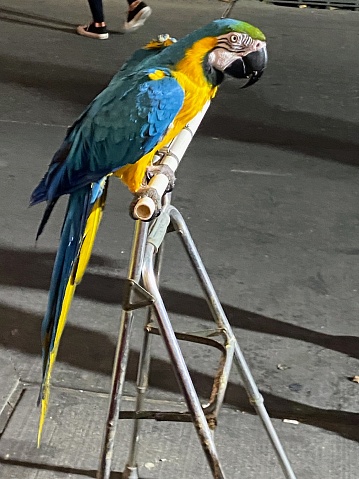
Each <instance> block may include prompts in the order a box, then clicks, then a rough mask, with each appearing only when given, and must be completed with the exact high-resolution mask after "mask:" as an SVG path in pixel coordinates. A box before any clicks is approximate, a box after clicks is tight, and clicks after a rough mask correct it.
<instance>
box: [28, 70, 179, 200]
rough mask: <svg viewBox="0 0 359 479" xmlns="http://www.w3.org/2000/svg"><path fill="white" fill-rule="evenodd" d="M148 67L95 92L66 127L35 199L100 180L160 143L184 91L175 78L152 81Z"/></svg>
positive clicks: (58, 193)
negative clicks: (62, 141)
mask: <svg viewBox="0 0 359 479" xmlns="http://www.w3.org/2000/svg"><path fill="white" fill-rule="evenodd" d="M148 72H149V71H148V70H147V71H145V72H143V71H142V72H139V73H137V74H136V75H129V76H127V77H125V78H119V79H118V82H112V83H111V84H110V85H109V87H108V88H106V89H105V90H104V91H103V92H102V93H100V95H98V96H97V98H96V99H95V100H94V101H93V102H92V104H91V105H90V106H89V107H88V108H87V110H86V111H85V112H84V113H83V115H81V116H80V117H79V119H78V120H77V121H76V122H75V124H74V125H73V127H71V128H70V129H69V130H68V133H67V136H66V138H65V141H64V143H63V145H62V146H61V147H60V149H59V150H58V151H57V152H56V154H55V155H54V158H53V160H52V163H51V165H50V167H49V171H48V173H47V175H46V176H45V179H44V180H42V181H41V182H40V184H39V186H38V187H37V188H36V189H35V191H34V193H33V195H32V198H31V204H36V203H39V202H41V201H44V200H46V201H52V200H53V199H55V198H56V197H58V196H61V195H63V194H67V193H72V192H73V191H75V190H76V189H77V188H82V187H83V186H85V185H86V184H89V183H92V182H96V181H98V180H99V179H100V178H102V177H103V176H105V175H107V174H109V173H111V172H113V171H115V170H117V169H118V168H120V167H121V166H123V165H125V164H127V163H135V162H136V161H137V160H139V159H140V158H141V157H142V156H143V155H145V154H146V153H148V152H149V151H151V150H152V149H153V148H154V147H155V146H156V144H157V143H158V142H159V141H160V140H161V138H162V137H163V135H164V133H165V132H166V130H167V128H168V126H169V125H170V124H171V122H172V121H173V119H174V118H175V116H176V115H177V113H178V111H179V110H180V108H181V107H182V104H183V100H184V92H183V89H182V88H181V86H180V85H179V84H178V83H177V81H176V80H175V79H174V78H172V77H170V76H165V77H164V78H162V79H160V80H150V79H149V77H148ZM166 73H167V74H168V72H166ZM159 111H161V113H159Z"/></svg>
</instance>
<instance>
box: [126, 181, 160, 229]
mask: <svg viewBox="0 0 359 479" xmlns="http://www.w3.org/2000/svg"><path fill="white" fill-rule="evenodd" d="M144 197H147V198H151V200H152V201H153V202H154V204H155V208H156V209H155V212H154V213H153V215H152V216H151V218H149V219H148V220H142V221H152V220H154V219H155V218H157V216H159V215H160V214H161V209H162V198H161V196H160V195H159V194H158V191H157V190H156V189H155V188H151V187H148V186H147V187H145V188H140V189H139V190H138V191H136V193H135V196H134V198H133V200H132V201H131V204H130V216H131V218H132V219H134V220H138V218H137V217H136V216H135V214H134V209H135V206H136V204H137V202H138V200H139V199H140V198H144Z"/></svg>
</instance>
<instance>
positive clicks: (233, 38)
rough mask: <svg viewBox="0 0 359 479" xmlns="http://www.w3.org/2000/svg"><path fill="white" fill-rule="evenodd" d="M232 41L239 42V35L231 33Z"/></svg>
mask: <svg viewBox="0 0 359 479" xmlns="http://www.w3.org/2000/svg"><path fill="white" fill-rule="evenodd" d="M230 41H231V42H232V43H237V42H238V35H231V38H230Z"/></svg>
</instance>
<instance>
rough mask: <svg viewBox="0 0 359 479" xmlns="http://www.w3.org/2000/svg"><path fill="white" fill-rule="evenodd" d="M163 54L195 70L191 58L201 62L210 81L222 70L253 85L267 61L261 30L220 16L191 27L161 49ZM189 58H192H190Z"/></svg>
mask: <svg viewBox="0 0 359 479" xmlns="http://www.w3.org/2000/svg"><path fill="white" fill-rule="evenodd" d="M165 50H166V51H165V52H164V53H163V55H164V56H165V58H166V59H167V60H168V61H169V62H170V63H172V64H174V65H175V66H176V67H177V65H180V69H183V68H184V67H186V68H187V71H188V72H190V71H191V70H192V72H193V74H194V75H196V73H195V70H196V69H195V62H199V63H201V64H202V69H203V72H204V75H205V76H206V78H207V80H208V81H209V82H210V83H211V84H212V85H218V84H220V83H221V82H222V80H223V78H224V76H225V74H228V75H230V76H232V77H235V78H247V79H248V82H247V83H246V85H245V86H249V85H253V83H255V82H256V81H257V80H258V79H259V78H260V77H261V75H262V73H263V70H264V69H265V67H266V65H267V48H266V39H265V36H264V34H263V33H262V32H261V31H260V30H259V29H258V28H256V27H253V26H252V25H250V24H249V23H246V22H241V21H239V20H233V19H230V18H222V19H219V20H214V21H213V22H211V23H209V24H208V25H206V26H204V27H202V28H200V29H198V30H195V31H194V32H192V33H190V34H189V35H187V36H186V37H184V38H182V39H181V40H179V41H178V42H177V43H175V44H174V45H171V46H170V47H168V48H166V49H165ZM191 59H192V61H191Z"/></svg>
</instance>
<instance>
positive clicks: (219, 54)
mask: <svg viewBox="0 0 359 479" xmlns="http://www.w3.org/2000/svg"><path fill="white" fill-rule="evenodd" d="M265 45H266V42H264V41H261V40H255V39H254V38H252V37H251V36H250V35H248V34H247V33H237V32H231V33H226V34H225V35H221V36H219V37H218V42H217V45H216V46H215V48H214V49H213V50H212V51H211V52H210V54H209V55H208V61H209V63H210V64H211V65H212V66H213V67H214V68H216V69H217V70H220V71H224V70H225V69H226V68H227V67H229V66H230V65H231V64H232V63H233V62H234V61H235V60H236V59H237V58H239V57H245V56H246V55H248V54H249V53H251V52H256V51H257V50H260V49H261V48H263V47H265Z"/></svg>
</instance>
